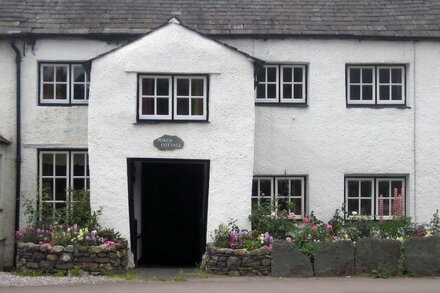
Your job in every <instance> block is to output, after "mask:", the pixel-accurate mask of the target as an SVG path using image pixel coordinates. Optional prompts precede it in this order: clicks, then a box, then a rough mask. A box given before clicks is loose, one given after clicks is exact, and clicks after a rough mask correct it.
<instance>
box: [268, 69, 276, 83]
mask: <svg viewBox="0 0 440 293" xmlns="http://www.w3.org/2000/svg"><path fill="white" fill-rule="evenodd" d="M267 81H268V82H276V81H277V68H276V67H268V68H267Z"/></svg>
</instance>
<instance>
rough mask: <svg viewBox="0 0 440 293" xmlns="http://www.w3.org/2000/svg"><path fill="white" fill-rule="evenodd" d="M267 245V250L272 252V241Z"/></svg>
mask: <svg viewBox="0 0 440 293" xmlns="http://www.w3.org/2000/svg"><path fill="white" fill-rule="evenodd" d="M267 247H269V251H270V252H272V243H271V244H269V245H268V246H267Z"/></svg>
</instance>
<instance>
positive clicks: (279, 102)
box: [254, 62, 309, 107]
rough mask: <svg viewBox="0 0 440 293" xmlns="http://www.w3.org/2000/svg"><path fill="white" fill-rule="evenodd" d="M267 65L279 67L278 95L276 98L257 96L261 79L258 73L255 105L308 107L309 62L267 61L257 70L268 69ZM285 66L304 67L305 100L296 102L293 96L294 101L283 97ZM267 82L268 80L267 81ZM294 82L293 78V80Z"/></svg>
mask: <svg viewBox="0 0 440 293" xmlns="http://www.w3.org/2000/svg"><path fill="white" fill-rule="evenodd" d="M266 67H276V68H277V69H276V70H277V74H276V76H277V78H278V80H277V81H276V82H277V87H276V88H277V97H276V99H274V100H273V101H272V100H269V101H268V99H267V98H265V99H264V100H263V99H260V100H259V99H258V98H257V88H258V85H259V83H260V82H259V81H258V74H256V77H255V80H256V86H255V93H254V100H255V105H257V106H283V107H307V106H308V67H309V66H308V64H307V63H304V62H295V63H266V64H265V65H263V66H262V67H261V68H258V69H257V70H266ZM283 67H302V68H303V77H304V80H303V87H304V89H303V94H304V99H303V100H304V101H302V100H301V101H300V102H294V99H293V97H292V101H290V102H289V101H283V100H286V99H283V97H281V92H282V86H283V83H282V72H281V71H282V70H281V69H282V68H283ZM266 82H267V81H266ZM292 82H293V80H292Z"/></svg>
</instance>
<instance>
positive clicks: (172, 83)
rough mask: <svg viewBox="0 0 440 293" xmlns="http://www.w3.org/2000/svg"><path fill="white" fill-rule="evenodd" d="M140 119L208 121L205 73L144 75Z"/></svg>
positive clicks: (141, 79) (140, 94) (142, 78)
mask: <svg viewBox="0 0 440 293" xmlns="http://www.w3.org/2000/svg"><path fill="white" fill-rule="evenodd" d="M138 119H139V120H150V121H151V120H153V121H154V120H159V121H160V120H174V121H206V120H207V119H208V79H207V76H205V75H191V76H187V75H140V76H139V107H138Z"/></svg>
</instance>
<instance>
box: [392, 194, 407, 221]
mask: <svg viewBox="0 0 440 293" xmlns="http://www.w3.org/2000/svg"><path fill="white" fill-rule="evenodd" d="M404 193H405V191H404V189H403V188H402V189H401V190H400V193H399V191H398V189H397V188H394V193H393V209H392V210H393V216H397V217H400V216H402V215H403V209H404V204H403V198H404V196H405V195H404Z"/></svg>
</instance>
